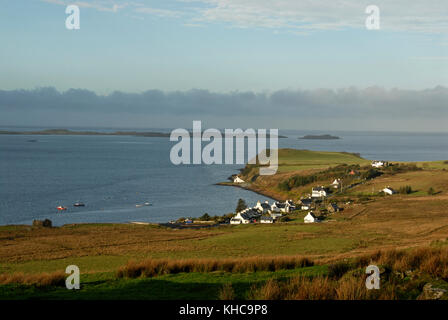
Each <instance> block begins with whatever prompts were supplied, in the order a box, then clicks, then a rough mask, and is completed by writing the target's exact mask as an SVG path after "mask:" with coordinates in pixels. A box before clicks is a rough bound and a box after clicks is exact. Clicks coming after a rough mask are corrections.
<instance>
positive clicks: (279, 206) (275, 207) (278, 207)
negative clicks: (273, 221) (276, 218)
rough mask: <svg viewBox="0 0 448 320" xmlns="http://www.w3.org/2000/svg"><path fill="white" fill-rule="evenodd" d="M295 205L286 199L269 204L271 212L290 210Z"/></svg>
mask: <svg viewBox="0 0 448 320" xmlns="http://www.w3.org/2000/svg"><path fill="white" fill-rule="evenodd" d="M295 208H296V207H295V205H294V203H293V202H292V200H287V201H286V202H278V201H276V202H274V203H273V204H272V206H271V212H285V213H287V212H290V211H292V210H294V209H295Z"/></svg>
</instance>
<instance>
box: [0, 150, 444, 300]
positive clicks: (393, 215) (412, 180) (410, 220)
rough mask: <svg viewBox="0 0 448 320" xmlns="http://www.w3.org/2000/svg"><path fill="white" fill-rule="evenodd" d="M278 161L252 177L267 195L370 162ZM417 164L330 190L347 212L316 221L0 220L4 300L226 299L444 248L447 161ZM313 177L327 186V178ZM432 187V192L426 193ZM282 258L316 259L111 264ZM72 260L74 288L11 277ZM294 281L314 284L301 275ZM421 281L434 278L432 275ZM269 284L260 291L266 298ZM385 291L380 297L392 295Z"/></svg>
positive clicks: (288, 154)
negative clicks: (263, 266) (372, 258)
mask: <svg viewBox="0 0 448 320" xmlns="http://www.w3.org/2000/svg"><path fill="white" fill-rule="evenodd" d="M280 163H281V165H280V170H279V173H277V174H276V175H274V176H266V177H256V176H255V175H254V176H252V177H255V179H253V180H252V182H251V183H250V186H249V187H250V188H252V189H254V190H257V191H259V192H262V193H264V194H269V192H271V194H275V195H276V196H277V197H278V198H287V197H288V198H289V197H290V198H292V199H294V200H297V198H298V197H299V196H300V195H301V194H302V193H303V192H305V190H307V189H310V188H311V187H312V185H311V184H310V185H306V186H304V187H300V188H295V189H292V190H291V191H290V192H289V193H288V192H283V191H280V190H278V188H277V185H278V183H279V182H280V181H282V180H283V179H287V178H288V177H290V176H292V175H297V174H301V175H307V174H314V173H316V172H319V171H321V170H325V169H327V168H328V167H332V166H336V165H340V164H352V165H353V164H354V165H360V166H366V165H368V164H369V161H367V160H364V159H361V158H359V157H358V156H356V155H352V154H346V153H333V152H311V151H303V150H281V151H280ZM313 163H314V164H313ZM418 166H419V167H421V168H422V170H418V171H406V172H400V173H394V174H390V173H385V174H383V175H381V176H379V177H376V178H374V179H371V180H366V181H363V182H362V183H360V184H359V185H356V186H355V187H353V188H350V189H347V190H345V191H344V192H342V193H340V194H335V195H334V196H332V197H331V199H333V200H334V201H337V202H338V203H339V204H340V206H341V207H343V209H344V210H343V211H342V212H339V213H336V214H333V215H329V216H327V217H326V218H325V220H324V221H323V222H322V223H319V224H304V223H303V217H304V216H305V214H306V212H302V211H295V212H293V213H290V214H289V215H288V216H289V219H290V221H289V222H284V223H275V224H273V225H263V224H250V225H238V226H231V225H222V226H218V227H212V228H205V229H172V228H166V227H162V226H158V225H135V224H78V225H65V226H62V227H57V228H43V227H32V226H1V227H0V283H2V280H1V279H2V278H1V275H3V278H4V279H6V280H4V284H1V285H0V298H4V299H26V298H35V297H39V298H49V299H51V298H63V299H72V298H75V299H91V298H100V299H115V298H116V299H183V298H188V299H217V298H220V297H221V296H222V288H223V287H224V286H225V285H226V284H229V283H231V284H232V290H233V294H234V297H235V298H239V299H246V298H251V297H253V296H251V295H253V294H255V293H254V292H258V291H257V290H258V289H257V290H255V289H254V288H252V286H253V285H259V288H261V289H260V290H262V289H263V290H265V291H266V290H268V289H269V288H271V287H269V288H268V287H266V288H265V287H263V286H264V285H266V286H267V285H268V284H269V286H274V287H275V286H277V287H283V284H282V283H284V281H289V280H288V279H293V278H297V277H298V276H309V277H311V278H313V277H318V276H319V277H320V276H326V275H328V267H329V266H330V265H331V264H332V263H334V262H336V261H346V259H355V258H356V257H361V256H363V255H369V254H374V253H375V252H377V251H378V250H389V249H390V250H391V249H408V248H419V247H426V248H428V247H432V248H448V247H447V245H448V214H447V213H448V172H447V171H446V170H445V169H446V168H445V166H447V167H448V165H446V164H444V162H442V161H440V162H436V163H419V164H418ZM310 168H311V169H310ZM246 174H247V176H246V178H247V177H249V176H250V175H253V174H254V172H253V170H250V172H248V173H246ZM246 181H249V180H246ZM315 183H316V184H317V183H319V184H320V183H322V184H324V183H325V184H329V183H331V179H328V181H317V182H315ZM405 185H409V186H412V189H413V190H414V192H412V193H410V194H398V195H393V196H380V195H378V191H379V190H380V189H381V188H384V187H385V186H391V187H393V188H396V189H399V188H400V187H401V186H405ZM431 187H432V188H433V189H434V191H435V194H432V195H429V194H428V190H429V188H431ZM348 200H350V201H348ZM288 256H289V257H296V256H300V257H307V258H309V259H311V260H312V261H314V265H313V266H309V267H301V268H294V269H279V270H275V271H256V272H255V271H254V272H251V271H247V272H224V271H222V270H221V271H213V272H181V273H176V274H161V275H159V276H157V277H154V278H152V277H151V278H147V277H138V278H120V277H117V271H118V270H119V269H120V268H122V267H123V266H125V265H126V264H127V263H128V262H129V261H142V260H145V259H170V260H173V259H174V260H182V259H218V260H219V261H221V260H222V259H247V258H250V257H252V258H254V259H262V258H263V257H264V258H267V257H288ZM71 264H75V265H77V266H79V268H80V270H81V278H82V280H81V281H82V286H83V287H82V290H79V291H76V292H73V291H68V290H66V289H65V288H63V287H58V286H56V287H39V286H36V285H29V284H28V285H27V284H20V283H14V281H13V282H11V281H10V280H8V279H9V278H8V277H11V276H15V277H17V279H22V278H23V279H26V278H27V277H28V276H27V275H33V274H39V273H43V272H47V273H52V272H59V273H60V272H64V271H65V268H66V266H68V265H71ZM22 273H23V274H22ZM422 279H423V278H422ZM424 279H426V278H424ZM442 279H443V277H442ZM442 279H440V277H439V280H440V281H442V282H443V283H441V284H440V283H439V284H440V285H441V286H442V287H443V286H444V285H445V282H444V281H445V280H442ZM439 280H438V281H439ZM446 280H448V275H447V279H446ZM8 281H9V282H8ZM18 281H19V280H18ZM23 281H25V280H23ZM270 281H271V282H270ZM272 281H274V282H272ZM275 281H277V282H275ZM282 281H283V282H282ZM291 281H292V280H291ZM294 281H299V282H300V283H301V285H303V286H306V285H307V286H308V285H309V286H311V284H310V283H308V282H306V281H305V280H294ZM319 281H320V280H319ZM331 281H333V280H331ZM335 281H336V280H335ZM338 281H339V280H337V281H336V282H334V281H333V282H331V286H332V288H333V289H331V290H333V291H332V292H333V293H332V297H339V296H338V295H337V294H336V292H342V291H341V290H342V289H341V288H343V287H344V286H347V284H346V283H345V282H342V283H339V282H338ZM344 281H345V280H344ZM350 281H351V280H350ZM397 281H398V280H397ZM400 281H401V280H400ZM422 281H423V280H422ZM425 281H435V280H434V277H432V278H431V277H429V280H425ZM19 282H20V281H19ZM296 285H297V284H292V282H291V283H290V284H288V285H285V286H286V287H285V290H292V291H291V294H292V295H293V294H294V292H293V291H294V290H293V289H291V288H293V287H294V286H296ZM415 286H417V287H418V286H420V287H418V290H420V291H421V289H422V288H421V283H420V282H418V284H417V283H415ZM290 287H291V288H290ZM286 288H289V289H286ZM271 289H272V288H271ZM271 289H269V290H271ZM414 289H415V288H414ZM414 289H413V290H414ZM254 290H255V291H254ZM269 290H268V291H269ZM272 290H274V289H272ZM391 290H395V289H391ZM415 290H417V289H415ZM415 290H414V291H415ZM418 290H417V291H418ZM265 291H263V292H264V293H260V292H258V293H257V294H259V295H260V296H263V295H265V294H266V292H265ZM417 291H415V292H417ZM274 292H275V290H274ZM394 292H395V291H394ZM389 293H390V292H389ZM389 293H388V294H387V295H385V296H383V298H387V297H389V298H391V297H392V296H391V295H389ZM340 294H342V293H340ZM264 297H266V296H264ZM415 297H416V295H412V296H410V298H415ZM268 298H269V297H268Z"/></svg>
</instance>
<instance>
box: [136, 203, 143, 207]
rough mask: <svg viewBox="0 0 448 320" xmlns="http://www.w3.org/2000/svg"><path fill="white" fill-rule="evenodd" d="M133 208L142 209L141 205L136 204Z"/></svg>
mask: <svg viewBox="0 0 448 320" xmlns="http://www.w3.org/2000/svg"><path fill="white" fill-rule="evenodd" d="M135 207H136V208H141V207H143V205H142V204H136V205H135Z"/></svg>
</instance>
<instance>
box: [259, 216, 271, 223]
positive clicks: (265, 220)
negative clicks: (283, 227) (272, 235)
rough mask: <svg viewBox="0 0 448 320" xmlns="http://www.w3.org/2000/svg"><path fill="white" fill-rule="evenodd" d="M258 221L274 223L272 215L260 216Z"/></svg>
mask: <svg viewBox="0 0 448 320" xmlns="http://www.w3.org/2000/svg"><path fill="white" fill-rule="evenodd" d="M260 223H274V218H272V217H261V218H260Z"/></svg>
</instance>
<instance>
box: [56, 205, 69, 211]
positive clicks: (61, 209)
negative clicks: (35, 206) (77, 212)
mask: <svg viewBox="0 0 448 320" xmlns="http://www.w3.org/2000/svg"><path fill="white" fill-rule="evenodd" d="M57 209H58V210H59V211H63V210H67V208H66V207H63V206H59V207H57Z"/></svg>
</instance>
